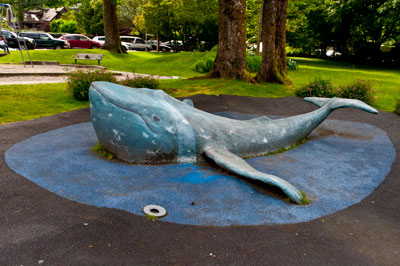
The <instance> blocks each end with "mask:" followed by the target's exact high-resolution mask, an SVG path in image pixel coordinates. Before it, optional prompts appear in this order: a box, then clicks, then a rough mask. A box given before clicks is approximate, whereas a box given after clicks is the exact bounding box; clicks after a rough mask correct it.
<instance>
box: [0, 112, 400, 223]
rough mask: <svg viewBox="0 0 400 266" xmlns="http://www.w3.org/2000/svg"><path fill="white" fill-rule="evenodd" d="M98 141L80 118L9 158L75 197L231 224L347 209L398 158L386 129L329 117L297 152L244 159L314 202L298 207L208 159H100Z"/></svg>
mask: <svg viewBox="0 0 400 266" xmlns="http://www.w3.org/2000/svg"><path fill="white" fill-rule="evenodd" d="M219 114H220V115H224V116H229V117H232V118H236V119H249V118H252V117H254V115H247V114H240V113H233V112H224V113H219ZM96 142H97V139H96V136H95V133H94V130H93V128H92V126H91V124H90V123H83V124H77V125H72V126H69V127H64V128H59V129H56V130H53V131H49V132H46V133H43V134H39V135H37V136H33V137H31V138H29V139H26V140H24V141H22V142H19V143H17V144H15V145H14V146H13V147H11V148H10V149H9V150H8V151H7V152H6V155H5V157H6V162H7V164H8V166H9V167H10V168H11V169H13V170H14V171H15V172H17V173H19V174H20V175H22V176H24V177H26V178H28V179H29V180H31V181H33V182H35V183H36V184H38V185H39V186H42V187H44V188H45V189H47V190H49V191H51V192H53V193H56V194H57V195H60V196H62V197H65V198H68V199H71V200H74V201H78V202H82V203H86V204H90V205H94V206H98V207H109V208H116V209H121V210H125V211H128V212H131V213H134V214H137V215H143V213H142V208H143V207H144V206H145V205H148V204H157V205H161V206H163V207H164V208H166V209H167V211H168V215H167V216H166V217H165V218H163V219H162V220H163V221H168V222H173V223H180V224H193V225H215V226H227V225H258V224H288V223H299V222H306V221H310V220H313V219H316V218H318V217H321V216H325V215H328V214H331V213H334V212H337V211H339V210H342V209H344V208H347V207H348V206H351V205H353V204H356V203H358V202H359V201H361V200H362V199H363V198H365V197H366V196H368V195H369V194H370V193H371V192H372V191H373V190H374V189H375V188H376V187H377V186H378V185H379V184H380V183H381V182H382V181H383V180H384V178H385V176H386V175H387V173H388V172H389V171H390V168H391V165H392V163H393V161H394V159H395V156H396V153H395V150H394V147H393V145H392V143H391V141H390V139H389V138H388V136H387V135H386V133H385V132H384V131H382V130H381V129H379V128H377V127H374V126H371V125H368V124H362V123H355V122H346V121H334V120H327V121H325V122H324V123H323V124H322V125H321V126H320V127H319V129H317V130H316V131H315V132H314V133H313V134H312V135H311V138H310V140H309V141H308V142H307V143H305V144H303V145H301V146H299V147H297V148H296V149H294V150H290V151H288V152H285V153H281V154H276V155H272V156H267V157H257V158H251V159H248V160H247V161H248V162H249V163H250V164H251V165H252V166H253V167H255V168H256V169H257V170H259V171H262V172H266V173H270V174H274V175H277V176H279V177H282V178H284V179H286V180H288V181H289V182H291V183H292V184H293V185H295V186H296V187H298V188H300V189H301V190H304V191H305V192H306V193H307V196H308V197H309V198H310V199H311V200H312V202H311V204H310V205H308V206H298V205H294V204H288V203H286V202H284V201H282V200H280V199H278V198H276V197H271V196H270V195H268V194H266V193H264V192H260V187H258V186H259V185H257V184H255V185H254V184H253V185H249V184H247V183H246V182H243V181H242V180H240V179H238V178H236V177H232V176H230V175H228V174H227V173H226V172H224V171H222V170H221V171H220V170H218V168H215V169H214V168H208V167H207V166H206V165H203V164H200V165H199V164H173V165H128V164H123V163H117V162H110V161H106V160H103V159H99V158H98V157H96V156H95V155H94V154H93V152H92V151H91V147H93V146H94V145H95V143H96ZM193 201H194V202H196V205H192V204H191V202H193Z"/></svg>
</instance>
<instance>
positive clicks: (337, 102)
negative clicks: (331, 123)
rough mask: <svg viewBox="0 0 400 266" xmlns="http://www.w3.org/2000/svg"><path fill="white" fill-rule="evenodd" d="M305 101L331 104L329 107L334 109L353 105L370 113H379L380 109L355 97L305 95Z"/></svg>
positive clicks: (320, 104)
mask: <svg viewBox="0 0 400 266" xmlns="http://www.w3.org/2000/svg"><path fill="white" fill-rule="evenodd" d="M304 100H305V101H307V102H310V103H313V104H316V105H318V106H319V107H322V106H325V105H327V104H329V108H330V109H331V110H332V111H333V110H335V109H338V108H345V107H351V108H356V109H360V110H363V111H366V112H368V113H372V114H377V113H378V111H377V110H376V109H375V108H373V107H371V106H369V105H368V104H366V103H364V102H362V101H360V100H355V99H344V98H320V97H305V98H304Z"/></svg>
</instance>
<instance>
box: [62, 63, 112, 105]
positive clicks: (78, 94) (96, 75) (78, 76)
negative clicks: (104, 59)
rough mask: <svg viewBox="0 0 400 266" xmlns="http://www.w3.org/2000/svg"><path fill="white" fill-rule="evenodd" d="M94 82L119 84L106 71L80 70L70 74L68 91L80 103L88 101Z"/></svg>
mask: <svg viewBox="0 0 400 266" xmlns="http://www.w3.org/2000/svg"><path fill="white" fill-rule="evenodd" d="M93 81H108V82H114V83H115V82H117V80H116V78H115V77H114V76H113V75H112V74H111V73H108V72H106V71H105V70H95V71H89V72H85V71H82V70H78V71H74V72H70V73H68V79H67V91H68V92H70V93H71V94H72V96H73V97H74V98H75V99H77V100H78V101H88V100H89V87H90V84H92V82H93Z"/></svg>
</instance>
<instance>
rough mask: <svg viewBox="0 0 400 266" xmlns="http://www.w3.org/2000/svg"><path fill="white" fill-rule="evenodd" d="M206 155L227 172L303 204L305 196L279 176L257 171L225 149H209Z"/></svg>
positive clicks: (205, 151) (206, 150)
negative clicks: (265, 186) (278, 189)
mask: <svg viewBox="0 0 400 266" xmlns="http://www.w3.org/2000/svg"><path fill="white" fill-rule="evenodd" d="M204 153H205V155H206V156H207V157H208V158H210V159H211V160H213V161H214V162H215V163H216V164H217V165H219V166H220V167H222V168H224V169H225V170H227V171H230V172H232V173H234V174H237V175H240V176H242V177H245V178H249V179H253V180H258V181H261V182H264V183H266V184H268V185H272V186H276V187H279V188H280V189H281V190H282V191H283V192H284V193H285V194H286V195H287V196H289V198H290V199H291V200H293V201H294V202H297V203H301V200H302V198H303V195H302V193H301V192H300V191H299V190H298V189H297V188H295V187H294V186H293V185H292V184H290V183H289V182H287V181H285V180H283V179H282V178H279V177H277V176H274V175H269V174H265V173H262V172H259V171H257V170H256V169H254V168H253V167H251V166H250V165H249V164H248V163H247V162H246V161H245V160H243V159H242V158H240V157H238V156H237V155H235V154H233V153H231V152H229V151H228V150H226V149H225V148H214V147H207V148H205V150H204Z"/></svg>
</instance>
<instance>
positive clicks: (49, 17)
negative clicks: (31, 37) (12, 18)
mask: <svg viewBox="0 0 400 266" xmlns="http://www.w3.org/2000/svg"><path fill="white" fill-rule="evenodd" d="M66 12H67V9H66V8H65V7H60V8H45V9H44V10H29V11H27V12H25V14H24V22H23V28H24V29H31V30H38V31H49V30H50V22H52V21H53V20H55V19H59V18H61V15H62V14H64V13H66Z"/></svg>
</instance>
